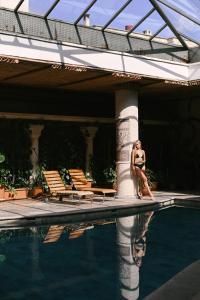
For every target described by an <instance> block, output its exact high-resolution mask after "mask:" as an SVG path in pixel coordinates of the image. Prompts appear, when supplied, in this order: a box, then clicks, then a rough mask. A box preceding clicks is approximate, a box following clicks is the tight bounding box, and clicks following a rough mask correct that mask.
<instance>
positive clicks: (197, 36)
mask: <svg viewBox="0 0 200 300" xmlns="http://www.w3.org/2000/svg"><path fill="white" fill-rule="evenodd" d="M159 5H160V7H161V8H162V10H163V11H164V13H165V14H166V16H167V17H168V18H169V20H170V21H171V22H172V24H173V25H174V27H175V28H176V30H177V31H178V32H180V33H182V34H184V35H186V36H188V37H190V38H192V39H194V40H196V41H197V42H200V26H198V25H197V24H195V23H194V22H192V21H190V20H189V19H187V18H185V17H183V16H181V15H180V14H178V13H176V12H175V11H173V10H171V9H170V8H168V7H166V6H165V5H163V4H160V3H159ZM191 46H192V44H191Z"/></svg>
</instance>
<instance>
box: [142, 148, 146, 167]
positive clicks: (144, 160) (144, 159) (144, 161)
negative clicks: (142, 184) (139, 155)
mask: <svg viewBox="0 0 200 300" xmlns="http://www.w3.org/2000/svg"><path fill="white" fill-rule="evenodd" d="M143 155H144V158H143V163H144V164H145V163H146V153H145V151H144V150H143Z"/></svg>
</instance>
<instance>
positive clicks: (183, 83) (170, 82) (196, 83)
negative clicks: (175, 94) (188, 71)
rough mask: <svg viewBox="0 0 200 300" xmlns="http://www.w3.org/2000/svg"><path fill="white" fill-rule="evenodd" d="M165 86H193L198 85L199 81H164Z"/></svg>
mask: <svg viewBox="0 0 200 300" xmlns="http://www.w3.org/2000/svg"><path fill="white" fill-rule="evenodd" d="M165 83H166V84H175V85H182V86H195V85H197V86H198V85H200V80H189V81H187V80H180V81H178V80H165Z"/></svg>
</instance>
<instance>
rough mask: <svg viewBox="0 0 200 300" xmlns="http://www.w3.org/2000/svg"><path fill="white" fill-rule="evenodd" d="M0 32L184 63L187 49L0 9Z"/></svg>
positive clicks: (186, 58)
mask: <svg viewBox="0 0 200 300" xmlns="http://www.w3.org/2000/svg"><path fill="white" fill-rule="evenodd" d="M0 31H4V32H10V33H15V34H16V35H17V34H22V35H25V36H28V37H30V36H31V37H35V38H43V39H49V40H56V41H60V42H68V43H74V44H80V45H86V46H91V47H96V48H101V49H108V50H113V51H120V52H127V53H133V54H136V55H146V56H151V57H156V58H161V59H166V60H171V61H178V62H187V61H188V50H185V49H183V48H182V47H177V46H174V45H169V44H164V43H159V42H153V41H148V40H145V39H142V38H137V37H133V36H131V35H130V36H128V37H127V36H126V35H125V34H123V32H120V31H119V32H118V31H114V30H113V31H102V30H101V29H99V28H93V27H85V26H81V25H73V24H70V23H65V22H62V21H57V20H50V19H45V18H44V17H41V16H36V15H31V14H28V13H21V12H20V13H19V12H17V13H15V12H14V11H12V10H8V9H3V8H1V9H0Z"/></svg>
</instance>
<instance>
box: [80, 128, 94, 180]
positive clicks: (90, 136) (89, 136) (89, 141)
mask: <svg viewBox="0 0 200 300" xmlns="http://www.w3.org/2000/svg"><path fill="white" fill-rule="evenodd" d="M97 129H98V128H97V127H95V126H87V127H82V128H81V130H82V133H83V135H84V138H85V143H86V157H85V171H86V173H87V174H88V175H89V176H90V177H92V170H91V169H90V160H91V159H92V157H93V141H94V137H95V135H96V132H97Z"/></svg>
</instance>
